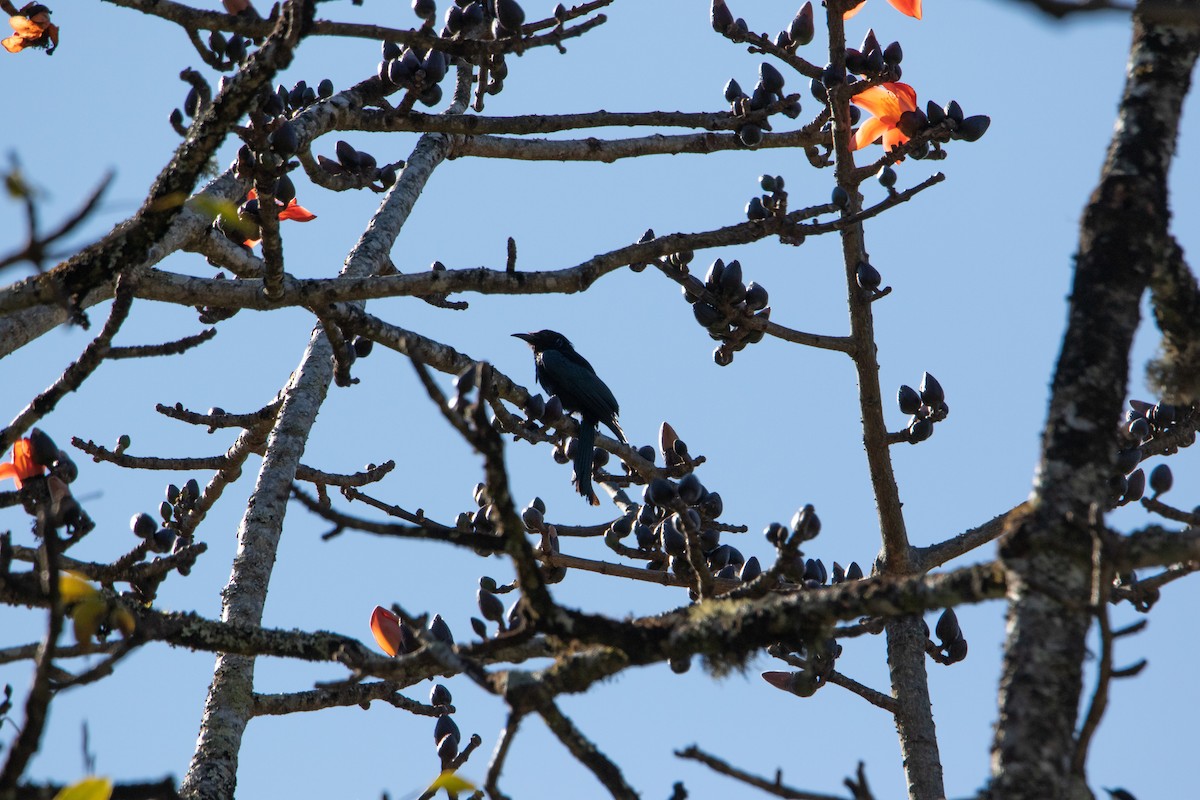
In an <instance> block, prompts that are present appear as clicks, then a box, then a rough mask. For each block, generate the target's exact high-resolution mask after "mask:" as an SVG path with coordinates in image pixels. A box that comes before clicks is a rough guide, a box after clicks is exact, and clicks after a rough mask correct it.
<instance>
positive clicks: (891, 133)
mask: <svg viewBox="0 0 1200 800" xmlns="http://www.w3.org/2000/svg"><path fill="white" fill-rule="evenodd" d="M907 141H908V137H907V136H905V135H904V134H903V133H901V132H900V129H899V128H889V129H888V131H887V133H885V134H883V149H884V150H894V149H896V148H897V147H899V146H900V145H902V144H904V143H905V142H907Z"/></svg>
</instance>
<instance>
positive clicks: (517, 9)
mask: <svg viewBox="0 0 1200 800" xmlns="http://www.w3.org/2000/svg"><path fill="white" fill-rule="evenodd" d="M493 10H494V11H495V12H496V19H497V20H498V21H499V22H500V24H501V25H503V26H504V27H505V28H507V29H508V30H510V31H512V32H513V33H520V32H521V26H522V25H524V24H525V9H523V8H521V5H520V4H519V3H518V2H517V0H495V3H494V5H493Z"/></svg>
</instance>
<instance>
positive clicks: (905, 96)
mask: <svg viewBox="0 0 1200 800" xmlns="http://www.w3.org/2000/svg"><path fill="white" fill-rule="evenodd" d="M851 100H852V101H853V102H854V104H855V105H858V106H862V107H863V108H864V109H866V110H867V111H869V112H870V113H871V115H872V116H871V119H869V120H867V121H866V122H864V123H863V124H862V125H861V126H860V127H859V129H858V131H856V132H855V134H854V140H853V141H852V142H851V143H850V149H851V150H861V149H862V148H864V147H866V146H867V145H869V144H871V143H873V142H874V141H875V140H876V139H878V138H879V137H881V136H882V137H883V146H884V148H885V149H887V150H892V149H894V148H895V147H897V146H899V145H902V144H904V143H905V142H907V141H908V137H907V136H905V135H904V134H903V133H901V132H900V128H899V127H897V126H898V125H899V123H900V115H901V114H903V113H904V112H905V111H916V110H917V92H916V90H915V89H913V88H912V87H911V86H909V85H908V84H907V83H884V84H880V85H879V86H872V87H871V88H870V89H867V90H866V91H865V92H859V93H858V94H856V95H854V97H852V98H851Z"/></svg>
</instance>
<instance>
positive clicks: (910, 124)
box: [896, 108, 929, 138]
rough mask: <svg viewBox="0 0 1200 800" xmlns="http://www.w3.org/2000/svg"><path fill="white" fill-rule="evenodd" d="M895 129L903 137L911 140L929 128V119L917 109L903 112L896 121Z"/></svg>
mask: <svg viewBox="0 0 1200 800" xmlns="http://www.w3.org/2000/svg"><path fill="white" fill-rule="evenodd" d="M896 127H897V128H899V129H900V132H901V133H903V134H904V135H905V136H908V137H910V138H911V137H913V136H916V135H918V134H919V133H921V131H923V130H925V129H926V128H927V127H929V118H928V117H926V116H925V112H924V111H922V110H921V109H919V108H918V109H916V110H915V111H905V112H904V113H903V114H901V115H900V119H899V120H897V121H896Z"/></svg>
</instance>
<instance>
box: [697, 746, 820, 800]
mask: <svg viewBox="0 0 1200 800" xmlns="http://www.w3.org/2000/svg"><path fill="white" fill-rule="evenodd" d="M675 755H676V756H677V757H678V758H686V759H691V760H692V761H699V762H700V763H701V764H704V765H705V766H707V767H708V768H709V769H711V770H713V771H714V772H719V773H721V774H722V775H726V776H728V777H730V778H733V779H734V780H738V781H741V782H742V783H746V784H749V785H750V786H753V787H755V788H756V789H761V790H763V791H764V792H767V793H768V794H773V795H775V796H776V797H784V798H788V800H844V798H842V797H838V796H837V795H832V794H817V793H816V792H806V791H804V790H803V789H793V788H792V787H790V786H785V785H784V784H783V773H782V771H777V772H776V773H775V780H774V781H768V780H766V779H765V778H760V777H758V776H757V775H752V774H750V773H749V772H746V771H745V770H742V769H738V768H737V767H735V766H733V765H732V764H730V763H729V762H727V761H725V760H723V759H720V758H718V757H716V756H714V755H712V754H710V753H706V752H705V751H703V750H701V749H700V748H699V747H697V746H696V745H694V744H693V745H691V746H689V747H685V748H684V749H683V750H676V751H675Z"/></svg>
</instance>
